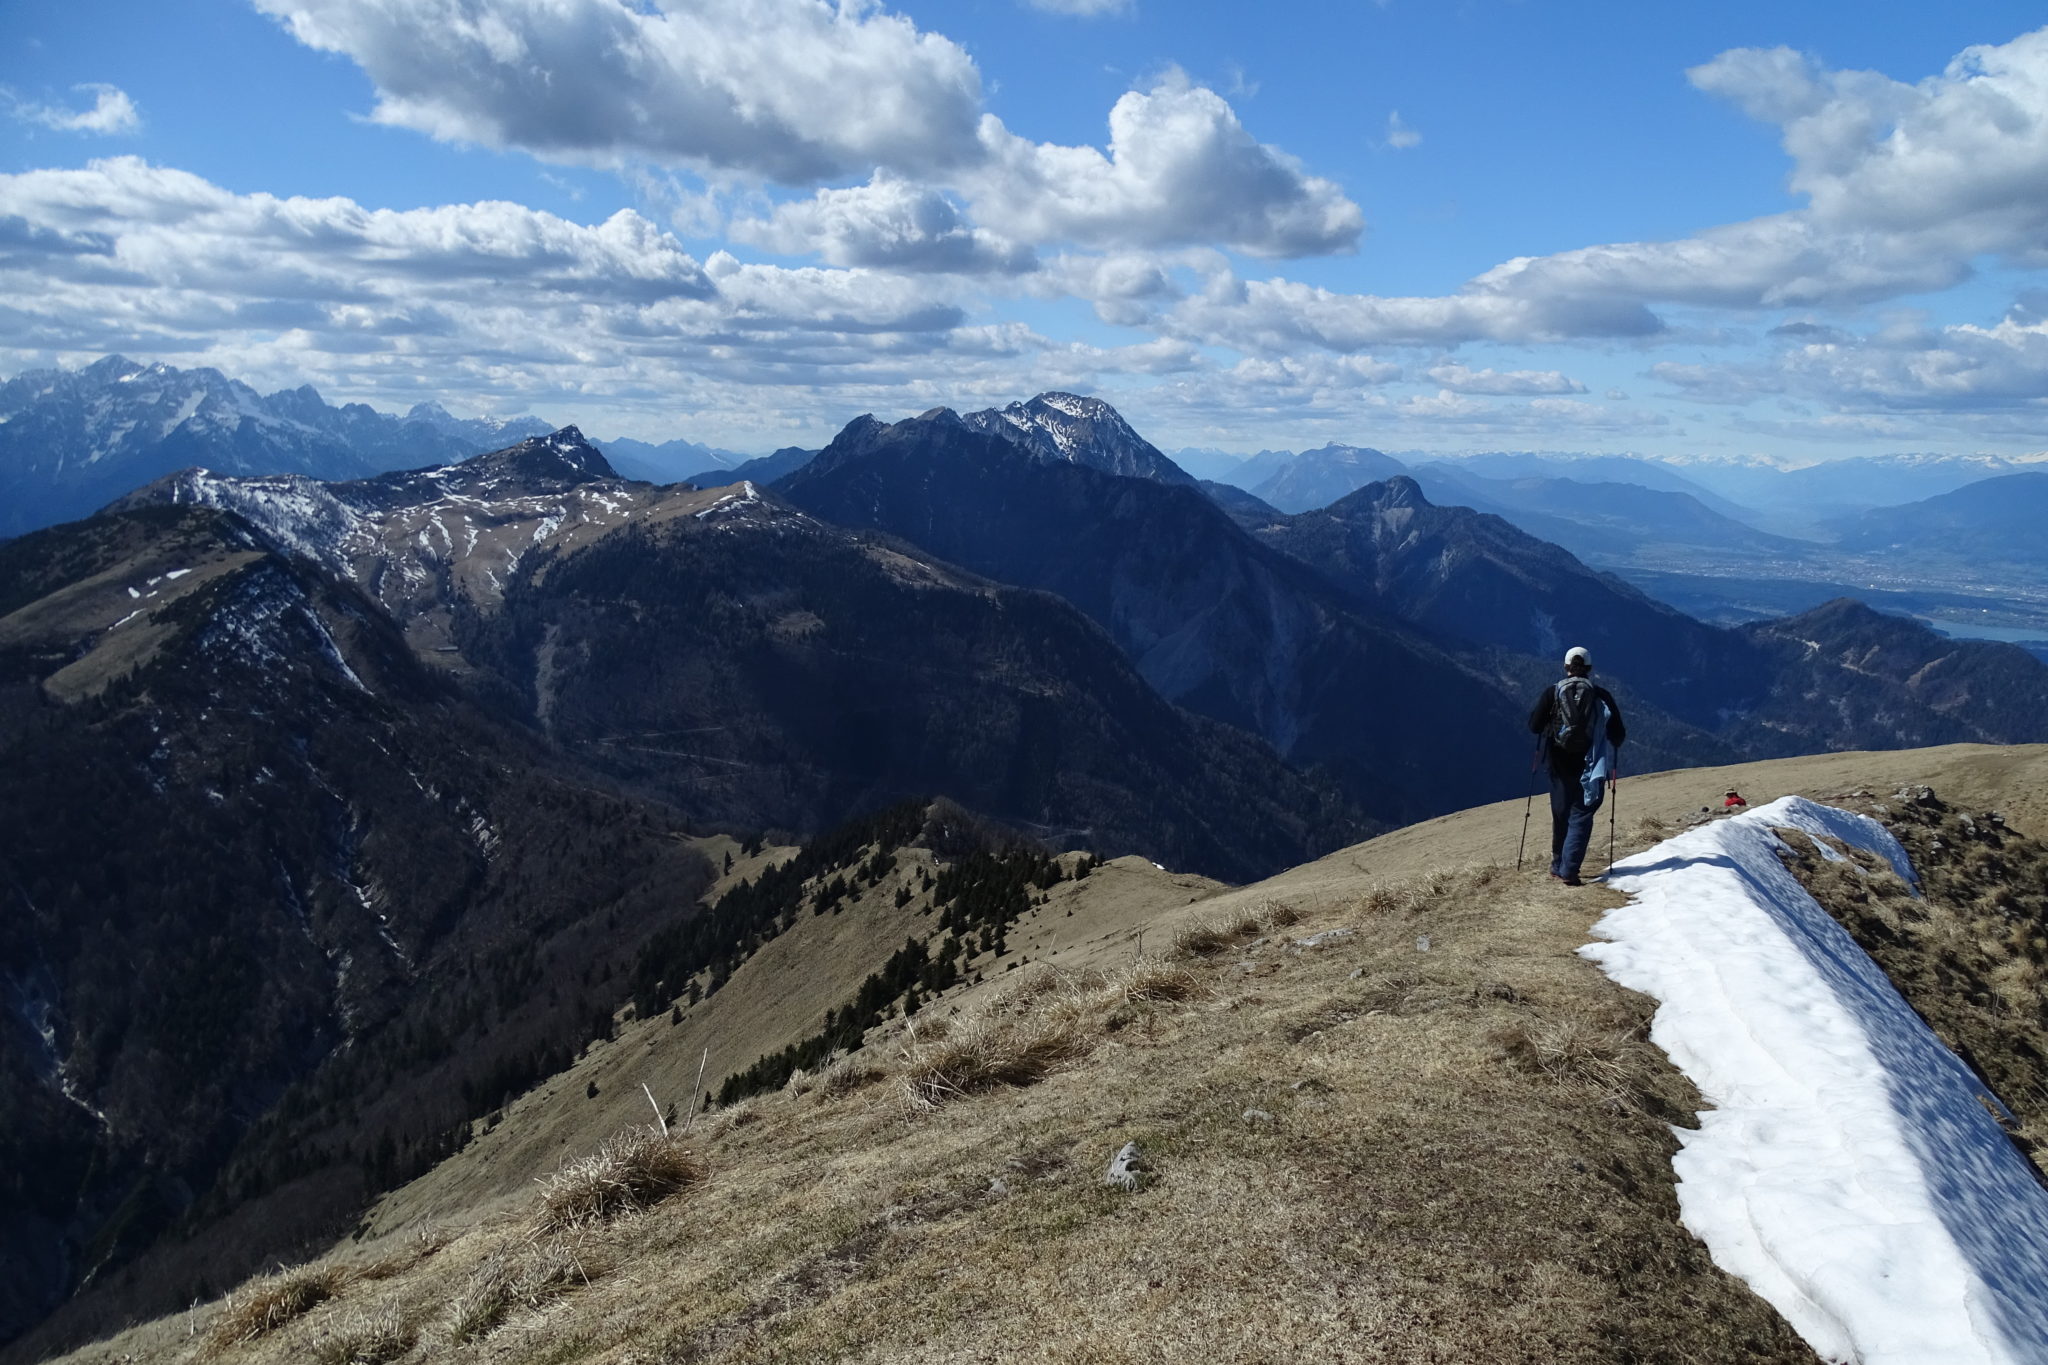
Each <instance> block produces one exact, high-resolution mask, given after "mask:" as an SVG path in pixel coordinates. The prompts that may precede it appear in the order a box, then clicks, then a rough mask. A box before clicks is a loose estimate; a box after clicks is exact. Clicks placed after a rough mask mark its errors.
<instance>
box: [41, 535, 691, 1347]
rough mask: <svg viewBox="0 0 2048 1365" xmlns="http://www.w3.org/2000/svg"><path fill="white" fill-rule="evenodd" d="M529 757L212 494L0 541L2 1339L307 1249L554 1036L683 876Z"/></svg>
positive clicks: (627, 816) (330, 584) (596, 799)
mask: <svg viewBox="0 0 2048 1365" xmlns="http://www.w3.org/2000/svg"><path fill="white" fill-rule="evenodd" d="M559 768H560V765H559V764H558V763H557V762H556V761H555V760H553V759H551V758H550V757H549V756H548V755H547V754H545V753H544V752H542V751H541V750H539V749H538V747H537V746H535V745H534V744H533V743H532V742H531V741H530V739H528V738H527V737H525V736H523V735H521V734H520V733H518V732H517V731H512V730H508V729H505V728H504V727H502V726H500V725H497V724H495V723H494V722H492V721H490V720H489V719H487V718H486V717H485V716H484V715H482V714H481V713H480V712H479V711H477V709H476V708H475V707H474V706H473V705H471V704H470V703H468V702H467V701H465V700H464V699H463V698H462V697H461V696H460V695H459V694H458V693H456V692H455V691H453V690H452V689H451V688H450V687H449V686H448V684H447V683H446V682H445V681H444V680H442V679H440V678H438V677H436V676H435V675H434V674H432V673H430V672H427V671H425V670H423V669H422V668H421V667H420V666H419V664H418V663H417V662H416V660H415V659H414V657H413V655H412V653H411V651H410V650H408V649H407V648H406V646H405V645H404V643H403V641H402V640H401V639H400V637H399V635H398V632H397V630H396V629H395V628H394V627H393V625H392V624H391V622H390V621H389V620H388V618H386V616H385V615H384V613H382V612H381V611H379V610H378V609H377V608H376V607H375V606H374V605H373V604H372V603H370V602H369V601H367V600H366V599H365V598H363V597H362V596H361V595H360V594H358V593H357V592H356V591H355V590H354V589H353V588H351V587H349V586H348V585H346V584H345V583H341V582H339V581H337V580H335V579H333V578H332V577H330V576H328V575H326V574H325V573H323V572H322V571H321V570H320V569H319V568H318V567H317V566H316V565H314V564H312V563H310V562H308V561H305V560H300V559H296V558H293V557H289V556H285V555H282V554H279V553H277V552H275V551H273V550H272V549H270V548H269V547H268V546H267V545H266V544H265V542H264V541H263V539H262V538H261V536H260V535H259V534H257V533H256V532H255V530H254V529H253V528H252V527H250V526H249V525H248V524H247V523H245V522H243V521H242V520H241V519H240V518H238V517H236V516H235V515H233V514H232V513H225V512H221V511H218V510H215V509H211V508H195V507H189V506H188V507H147V508H141V509H137V510H135V511H131V512H127V513H122V514H117V515H110V516H105V517H100V518H95V519H93V520H91V521H86V522H80V523H72V524H69V525H66V526H61V527H57V528H53V529H51V530H46V531H41V532H36V533H33V534H31V535H29V536H26V537H23V538H21V539H20V540H17V541H13V542H10V543H8V544H6V545H5V546H0V774H4V776H0V821H4V823H5V826H6V828H7V829H8V830H9V832H10V833H9V838H8V841H7V847H6V850H5V852H4V854H0V871H4V874H5V880H4V883H0V886H4V891H0V894H4V895H5V897H6V899H7V901H8V903H9V904H8V910H7V913H6V915H5V916H0V981H5V982H7V983H9V985H8V991H7V994H9V995H10V996H12V1001H11V1003H12V1004H13V1005H14V1010H13V1011H12V1012H11V1014H12V1018H11V1019H10V1023H14V1022H16V1021H19V1022H21V1023H24V1024H25V1025H26V1028H25V1029H20V1028H15V1029H11V1030H0V1033H4V1034H5V1042H6V1046H5V1047H4V1048H0V1073H4V1079H0V1111H4V1113H5V1114H6V1116H7V1121H6V1122H5V1123H4V1124H0V1147H4V1151H0V1167H4V1168H5V1169H6V1170H8V1171H9V1172H12V1173H16V1177H20V1176H25V1175H26V1174H27V1173H30V1172H33V1173H35V1176H36V1178H35V1179H34V1180H33V1181H32V1182H29V1183H20V1182H19V1180H18V1179H16V1181H15V1188H13V1189H11V1190H10V1207H11V1208H13V1209H15V1213H14V1214H13V1216H12V1217H11V1219H10V1221H9V1225H8V1229H7V1232H6V1235H5V1237H4V1239H0V1258H4V1260H5V1263H6V1269H7V1271H8V1274H7V1275H6V1276H5V1277H4V1278H5V1279H6V1280H7V1282H8V1283H9V1284H10V1285H11V1286H18V1287H19V1290H18V1292H15V1293H13V1295H12V1297H11V1300H10V1301H9V1302H8V1303H7V1304H6V1307H7V1309H8V1314H7V1320H6V1321H5V1322H0V1329H4V1331H5V1333H6V1334H7V1335H12V1334H13V1333H14V1332H16V1331H19V1330H20V1329H21V1328H22V1327H23V1326H25V1325H26V1324H27V1323H28V1322H30V1321H33V1320H34V1319H35V1318H36V1317H38V1316H40V1315H41V1314H42V1313H43V1312H46V1311H48V1309H49V1308H50V1307H51V1306H52V1305H53V1304H54V1303H55V1302H56V1301H57V1300H58V1299H59V1298H61V1297H63V1296H64V1295H65V1294H67V1293H69V1292H71V1291H72V1290H73V1289H74V1288H76V1287H77V1286H79V1285H80V1284H81V1283H90V1284H91V1285H94V1286H97V1287H105V1288H109V1289H110V1291H111V1292H113V1293H115V1294H117V1295H125V1294H131V1293H139V1294H141V1295H142V1297H143V1299H144V1300H148V1301H154V1302H157V1303H159V1304H162V1303H165V1302H167V1301H168V1302H175V1301H177V1300H176V1297H175V1296H178V1295H189V1294H190V1293H191V1292H193V1291H194V1289H195V1287H196V1286H197V1284H198V1283H200V1282H202V1281H203V1280H204V1279H211V1280H212V1281H213V1282H216V1283H217V1282H219V1280H220V1278H221V1277H222V1276H233V1275H239V1274H242V1273H245V1271H246V1269H247V1268H248V1267H249V1266H252V1265H254V1264H257V1263H260V1261H261V1260H263V1259H264V1258H266V1257H268V1256H273V1255H277V1254H282V1253H284V1252H285V1251H287V1250H289V1249H292V1248H295V1247H298V1246H300V1245H302V1244H303V1243H304V1241H305V1239H307V1238H309V1237H310V1238H317V1239H323V1240H324V1239H325V1238H327V1237H330V1236H332V1235H333V1233H334V1232H335V1230H336V1227H337V1224H338V1222H339V1221H340V1220H344V1219H346V1218H347V1217H349V1216H352V1214H353V1212H354V1209H355V1207H356V1206H357V1205H358V1204H359V1202H360V1201H361V1199H362V1198H363V1197H364V1195H365V1193H366V1192H369V1191H374V1190H375V1189H379V1188H382V1187H383V1185H384V1184H386V1183H389V1181H390V1180H392V1179H394V1178H403V1177H404V1176H405V1175H406V1174H408V1173H409V1172H410V1171H412V1170H415V1169H418V1168H419V1167H420V1166H421V1165H422V1164H425V1163H427V1162H431V1161H432V1160H435V1159H438V1157H439V1156H441V1155H443V1154H445V1152H446V1150H448V1148H447V1143H448V1142H450V1141H452V1138H451V1137H450V1134H452V1133H454V1132H455V1131H456V1130H457V1129H458V1128H459V1127H460V1125H462V1124H463V1123H464V1122H465V1121H466V1120H467V1119H468V1118H470V1117H472V1116H473V1115H474V1113H475V1112H479V1111H475V1110H473V1109H472V1108H471V1107H470V1106H471V1105H472V1104H474V1103H476V1102H478V1101H480V1100H481V1099H483V1098H485V1097H486V1094H488V1095H490V1096H495V1095H496V1094H497V1093H498V1091H497V1089H495V1088H494V1087H501V1086H503V1085H505V1084H507V1083H511V1084H513V1085H515V1086H517V1085H523V1084H524V1083H525V1082H526V1081H527V1080H530V1079H531V1078H533V1077H534V1076H536V1075H539V1074H544V1073H545V1072H546V1071H548V1070H552V1069H553V1068H554V1066H556V1065H559V1064H560V1061H561V1059H563V1058H566V1056H567V1054H568V1053H569V1052H570V1051H571V1050H573V1049H574V1047H575V1046H576V1045H577V1044H579V1043H580V1042H581V1041H582V1040H583V1039H584V1038H586V1037H587V1036H588V1032H587V1030H588V1029H589V1027H590V1023H589V1021H590V1019H591V1017H592V1014H593V1012H594V1011H596V1010H597V1009H599V1008H600V1007H603V1008H608V1007H609V1005H610V1003H611V1001H610V999H609V998H608V993H607V992H605V991H603V990H602V989H601V988H599V981H600V979H601V974H602V973H603V972H605V971H607V970H609V969H610V966H612V965H616V963H617V962H618V961H619V959H620V957H621V956H622V955H625V954H629V953H630V952H631V951H632V947H633V945H635V944H637V943H638V942H639V940H640V939H641V938H642V937H644V936H645V934H646V933H648V932H650V929H651V925H652V921H653V918H654V916H655V915H656V914H657V913H659V912H661V911H662V910H664V909H665V908H666V907H667V906H668V905H669V904H670V897H672V896H674V895H678V894H680V895H682V896H684V897H685V898H686V899H687V898H688V897H689V896H691V895H693V894H694V892H693V891H692V889H691V888H693V887H695V886H700V885H702V884H703V883H704V882H705V881H707V880H708V869H706V868H705V866H704V864H703V861H702V859H701V858H700V857H699V856H698V855H696V854H695V853H694V852H692V851H691V850H690V849H689V848H688V847H686V846H684V845H682V844H680V843H678V842H677V841H676V839H675V838H674V834H675V833H676V826H675V823H674V821H673V818H672V817H671V816H670V815H668V814H667V813H666V812H664V811H662V810H660V809H659V808H657V807H654V806H651V805H649V804H648V803H645V802H636V801H631V800H626V799H622V798H618V797H614V796H609V795H606V794H604V793H602V792H595V791H592V790H590V788H589V785H588V779H587V777H584V776H582V775H580V774H570V773H564V772H561V771H559ZM117 830H118V837H110V836H112V833H113V832H114V831H117ZM557 972H565V973H566V972H574V973H576V974H579V975H578V976H569V977H568V978H567V979H559V978H558V979H555V980H554V981H553V982H552V984H551V985H549V986H548V987H547V988H546V990H545V993H544V994H542V995H539V996H530V995H528V994H527V992H528V991H529V990H530V989H531V988H532V987H533V986H534V984H535V983H536V982H539V981H545V980H548V979H549V976H550V974H552V973H557ZM584 973H589V975H581V974H584ZM550 1058H552V1059H553V1060H550ZM17 1200H18V1201H19V1202H18V1203H16V1201H17ZM229 1214H232V1215H233V1226H232V1230H230V1229H229V1227H228V1225H226V1224H224V1223H223V1222H222V1221H221V1220H222V1219H223V1218H224V1217H226V1216H228V1215H229ZM166 1237H175V1238H178V1239H184V1238H196V1239H197V1240H195V1241H193V1242H192V1243H191V1244H190V1245H189V1246H188V1247H186V1248H185V1249H184V1250H183V1251H181V1252H179V1253H177V1254H176V1255H175V1256H172V1257H170V1258H169V1259H166V1258H165V1257H164V1256H162V1255H158V1256H156V1257H155V1258H154V1259H151V1258H150V1257H149V1256H148V1255H147V1254H146V1253H149V1252H150V1251H151V1249H152V1248H155V1247H157V1246H159V1245H160V1243H161V1242H162V1241H163V1239H165V1238H166ZM138 1257H142V1258H143V1259H142V1260H139V1261H138V1260H137V1258H138ZM129 1301H131V1302H132V1301H134V1300H132V1299H131V1300H129Z"/></svg>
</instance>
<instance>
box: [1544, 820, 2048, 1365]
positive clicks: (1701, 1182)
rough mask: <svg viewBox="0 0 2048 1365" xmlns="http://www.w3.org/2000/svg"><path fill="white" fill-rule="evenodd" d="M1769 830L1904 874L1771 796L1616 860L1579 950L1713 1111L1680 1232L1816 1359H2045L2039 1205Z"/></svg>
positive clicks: (2046, 1242)
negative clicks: (1855, 850)
mask: <svg viewBox="0 0 2048 1365" xmlns="http://www.w3.org/2000/svg"><path fill="white" fill-rule="evenodd" d="M1773 826H1778V827H1790V828H1795V829H1800V830H1803V831H1806V832H1807V833H1809V834H1813V835H1821V836H1831V837H1834V838H1839V839H1841V840H1843V841H1844V842H1846V843H1849V844H1852V845H1855V846H1858V847H1860V848H1863V849H1866V850H1868V851H1870V852H1872V853H1875V854H1877V855H1879V856H1881V857H1883V858H1885V859H1886V860H1887V861H1889V862H1890V863H1891V864H1892V866H1893V868H1894V869H1896V870H1897V871H1898V872H1899V873H1900V874H1901V875H1902V876H1905V877H1907V878H1908V879H1910V878H1911V876H1912V868H1911V865H1910V863H1909V862H1908V860H1907V858H1906V855H1905V851H1904V850H1903V849H1902V848H1900V847H1899V845H1898V843H1897V841H1896V840H1894V839H1893V838H1892V837H1891V835H1890V834H1889V833H1888V832H1887V831H1886V830H1885V829H1884V827H1883V826H1882V825H1880V824H1878V823H1877V822H1876V821H1875V820H1871V819H1869V818H1868V817H1865V816H1861V815H1854V814H1851V813H1849V812H1846V811H1841V810H1836V809H1833V808H1832V807H1828V806H1823V805H1819V804H1817V803H1815V802H1812V801H1808V800H1806V799H1804V798H1802V797H1786V798H1784V799H1782V800H1779V801H1774V802H1772V803H1771V804H1769V805H1767V806H1762V807H1759V808H1757V809H1755V810H1751V811H1748V812H1746V813H1744V814H1742V815H1738V816H1735V817H1733V818H1731V819H1728V820H1725V821H1721V822H1718V823H1715V824H1712V825H1707V826H1704V827H1702V828H1700V829H1696V830H1692V831H1688V832H1687V833H1685V834H1681V835H1679V836H1678V837H1677V838H1674V839H1669V840H1666V841H1665V842H1664V843H1661V844H1658V845H1657V846H1656V847H1654V848H1651V849H1649V850H1647V851H1645V852H1643V853H1639V854H1637V855H1635V856H1634V857H1631V858H1627V859H1624V860H1622V861H1621V862H1620V863H1618V864H1616V866H1615V868H1614V869H1613V871H1612V872H1610V873H1609V874H1608V876H1607V883H1608V885H1610V886H1612V887H1614V888H1616V889H1617V890H1620V891H1623V892H1626V893H1627V894H1628V895H1629V896H1630V897H1632V901H1631V903H1630V904H1629V905H1627V906H1624V907H1622V908H1620V909H1618V910H1614V911H1611V912H1610V913H1609V914H1607V915H1606V916H1605V917H1604V918H1602V919H1601V921H1600V922H1599V924H1597V925H1596V926H1594V930H1593V932H1594V933H1595V934H1596V935H1597V936H1599V937H1600V938H1601V939H1603V940H1606V941H1605V942H1601V943H1594V944H1589V945H1588V946H1586V947H1585V948H1582V949H1581V950H1580V951H1581V952H1582V953H1583V954H1584V955H1585V956H1586V957H1588V958H1590V959H1592V960H1593V961H1595V962H1597V963H1599V964H1600V967H1601V969H1602V970H1603V971H1605V972H1606V973H1607V974H1608V975H1609V976H1610V977H1612V978H1613V979H1614V980H1615V981H1617V982H1619V983H1620V984H1621V985H1623V986H1626V987H1629V988H1630V989H1633V990H1638V991H1642V992H1644V993H1646V994H1648V995H1650V996H1653V997H1654V998H1655V999H1656V1000H1657V1002H1658V1008H1657V1015H1656V1021H1655V1023H1654V1025H1653V1026H1652V1028H1651V1034H1650V1036H1651V1038H1652V1040H1653V1041H1655V1042H1656V1043H1657V1045H1658V1046H1660V1047H1662V1048H1663V1049H1664V1051H1665V1052H1666V1053H1668V1054H1669V1055H1670V1057H1671V1059H1672V1061H1673V1062H1674V1063H1676V1064H1677V1066H1678V1067H1679V1068H1680V1069H1681V1070H1683V1071H1684V1072H1685V1074H1686V1075H1687V1076H1688V1077H1690V1078H1691V1079H1692V1081H1693V1083H1694V1084H1695V1085H1697V1086H1698V1087H1699V1090H1700V1093H1701V1095H1702V1096H1703V1097H1704V1098H1705V1100H1706V1103H1707V1105H1708V1106H1710V1107H1709V1108H1706V1109H1704V1110H1703V1111H1702V1112H1701V1114H1700V1126H1699V1128H1698V1129H1697V1130H1686V1129H1679V1130H1677V1136H1678V1140H1679V1143H1680V1147H1681V1150H1680V1151H1679V1153H1678V1154H1677V1156H1675V1157H1674V1158H1673V1160H1672V1167H1673V1170H1674V1171H1675V1173H1676V1174H1677V1176H1678V1202H1679V1211H1680V1216H1681V1218H1682V1220H1683V1221H1684V1223H1685V1226H1686V1227H1687V1228H1688V1229H1689V1230H1690V1231H1691V1232H1692V1233H1693V1234H1694V1235H1695V1236H1697V1237H1699V1238H1700V1240H1701V1241H1703V1242H1705V1243H1706V1245H1707V1248H1708V1250H1709V1251H1710V1252H1711V1254H1712V1256H1713V1259H1714V1263H1715V1264H1716V1265H1719V1266H1720V1267H1722V1268H1723V1269H1724V1270H1727V1271H1729V1272H1730V1273H1731V1274H1734V1275H1737V1276H1739V1277H1741V1278H1742V1279H1743V1280H1744V1281H1746V1282H1747V1283H1748V1284H1749V1286H1750V1287H1751V1288H1752V1289H1754V1290H1755V1291H1756V1292H1757V1293H1758V1294H1760V1295H1762V1296H1763V1297H1764V1298H1765V1299H1766V1300H1768V1301H1769V1302H1770V1303H1771V1305H1772V1306H1773V1307H1775V1308H1776V1309H1777V1310H1778V1311H1779V1312H1780V1313H1781V1314H1783V1315H1784V1317H1785V1319H1786V1320H1787V1321H1788V1322H1790V1323H1791V1324H1792V1326H1793V1327H1794V1328H1795V1329H1796V1330H1797V1331H1798V1332H1799V1334H1800V1335H1801V1336H1802V1337H1804V1338H1805V1339H1806V1341H1807V1343H1808V1344H1809V1345H1811V1346H1812V1347H1813V1348H1814V1349H1815V1350H1816V1351H1817V1352H1819V1353H1820V1354H1821V1355H1822V1356H1824V1357H1826V1358H1827V1359H1829V1360H1833V1361H1857V1362H1863V1363H1864V1365H1908V1362H1912V1363H1914V1365H1923V1363H1924V1365H1964V1362H1987V1363H1988V1362H2000V1363H2004V1362H2014V1363H2017V1362H2043V1361H2048V1191H2044V1189H2043V1188H2042V1186H2041V1185H2040V1184H2039V1183H2038V1182H2037V1181H2036V1179H2035V1178H2034V1173H2033V1171H2032V1170H2031V1169H2030V1168H2029V1166H2028V1165H2027V1163H2026V1161H2025V1160H2024V1159H2023V1158H2022V1157H2021V1156H2020V1155H2019V1153H2018V1152H2017V1151H2016V1150H2015V1149H2014V1147H2013V1146H2012V1144H2011V1143H2010V1142H2009V1141H2008V1140H2007V1138H2006V1137H2005V1134H2004V1133H2003V1132H2002V1131H2001V1130H2000V1128H1999V1126H1998V1123H1997V1121H1996V1120H1995V1119H1994V1118H1993V1115H1992V1111H1991V1110H1990V1109H1989V1108H1987V1104H1988V1105H1996V1104H1997V1101H1996V1099H1995V1098H1992V1097H1990V1096H1987V1095H1986V1094H1985V1091H1984V1087H1983V1085H1982V1083H1981V1082H1980V1081H1979V1080H1978V1079H1977V1077H1976V1076H1975V1074H1974V1073H1972V1072H1971V1071H1970V1069H1969V1068H1968V1067H1967V1066H1965V1065H1964V1064H1963V1063H1962V1062H1961V1061H1959V1060H1958V1059H1957V1058H1956V1057H1955V1055H1954V1054H1953V1053H1951V1052H1950V1051H1949V1050H1948V1049H1947V1048H1946V1047H1945V1046H1943V1045H1942V1043H1941V1041H1940V1040H1939V1039H1938V1038H1936V1037H1935V1036H1934V1033H1933V1032H1932V1031H1931V1030H1930V1029H1929V1028H1928V1027H1927V1025H1926V1024H1925V1023H1924V1022H1922V1020H1921V1019H1920V1017H1919V1016H1918V1015H1917V1014H1915V1013H1914V1012H1913V1009H1912V1007H1911V1006H1909V1005H1908V1004H1907V1003H1906V1001H1905V1000H1904V999H1903V998H1901V997H1900V995H1899V993H1898V991H1897V989H1896V988H1894V987H1893V985H1892V983H1891V981H1890V979H1889V978H1888V977H1886V976H1885V974H1884V972H1883V970H1882V969H1881V968H1879V967H1878V965H1877V964H1876V963H1875V962H1873V961H1872V960H1871V959H1870V957H1869V956H1868V955H1867V954H1866V953H1864V951H1863V950H1862V949H1861V948H1859V947H1858V946H1857V945H1856V943H1855V940H1854V939H1852V938H1851V937H1850V936H1849V934H1848V933H1847V931H1845V930H1844V929H1842V927H1841V926H1840V925H1838V924H1836V923H1835V922H1834V920H1833V919H1831V918H1830V917H1829V916H1828V914H1827V912H1826V911H1824V910H1822V909H1821V908H1820V906H1819V905H1818V904H1817V903H1815V901H1814V900H1813V898H1812V897H1811V896H1809V895H1808V894H1807V893H1806V891H1805V889H1804V888H1803V887H1802V886H1800V884H1799V882H1798V880H1797V879H1796V878H1795V877H1794V876H1793V875H1792V873H1791V872H1790V871H1788V870H1787V869H1786V867H1785V866H1784V864H1783V863H1782V862H1781V861H1780V860H1779V858H1778V852H1779V849H1780V848H1781V847H1782V844H1781V842H1780V841H1779V839H1778V837H1777V836H1776V835H1775V834H1773V833H1772V827H1773ZM1816 842H1818V840H1817V841H1816Z"/></svg>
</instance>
